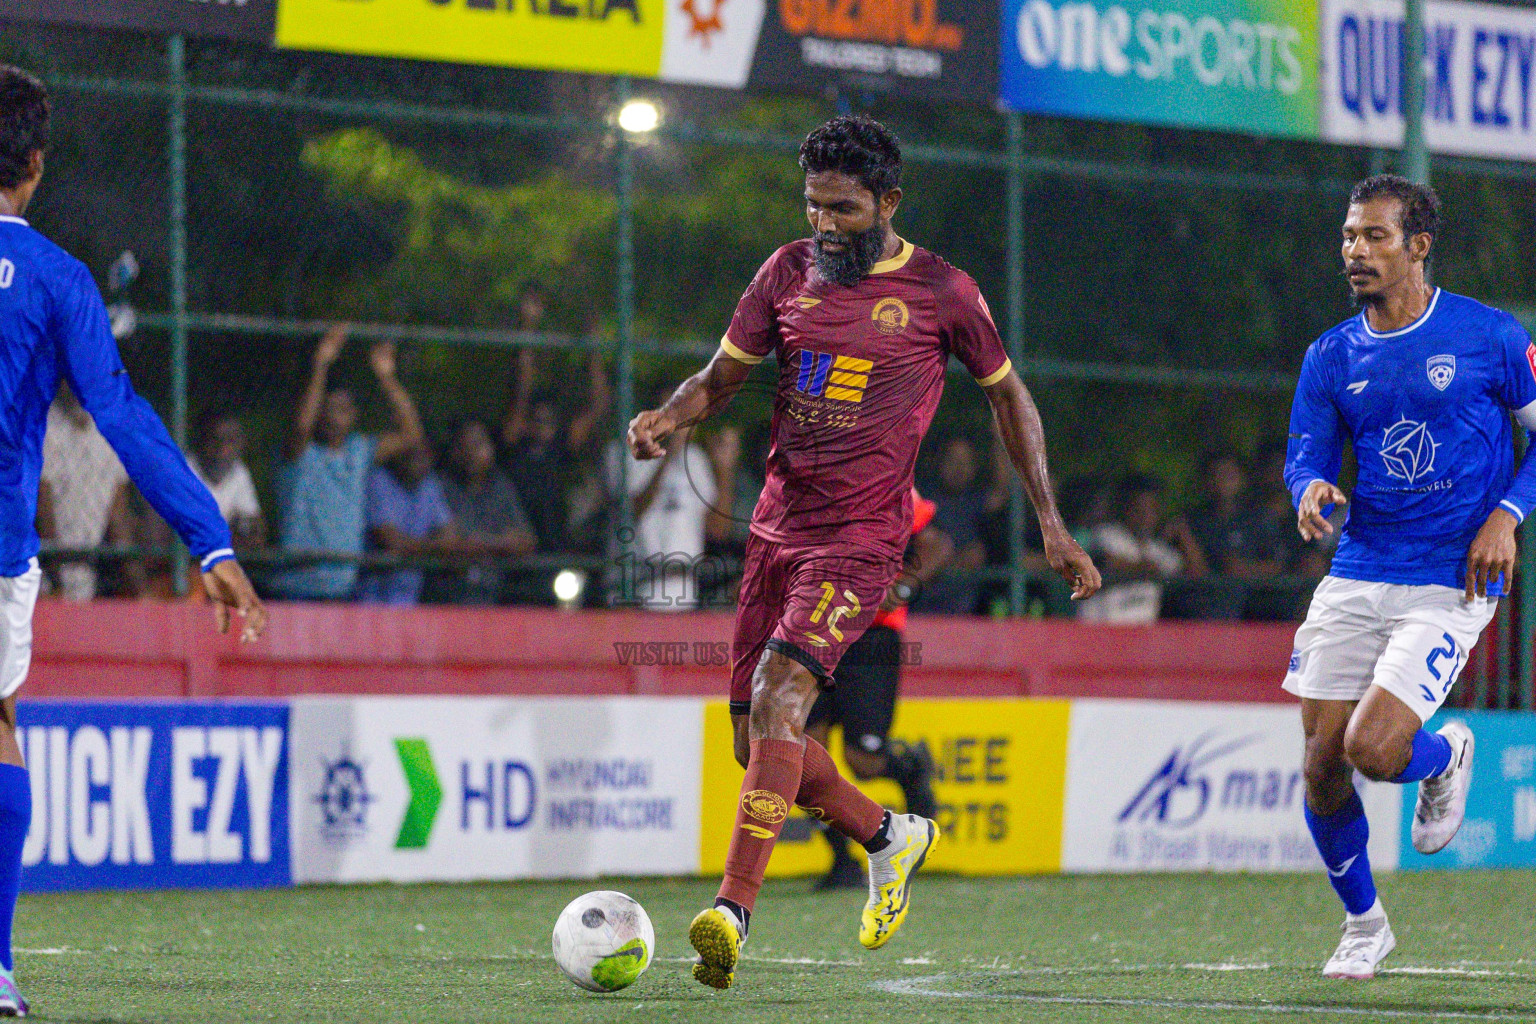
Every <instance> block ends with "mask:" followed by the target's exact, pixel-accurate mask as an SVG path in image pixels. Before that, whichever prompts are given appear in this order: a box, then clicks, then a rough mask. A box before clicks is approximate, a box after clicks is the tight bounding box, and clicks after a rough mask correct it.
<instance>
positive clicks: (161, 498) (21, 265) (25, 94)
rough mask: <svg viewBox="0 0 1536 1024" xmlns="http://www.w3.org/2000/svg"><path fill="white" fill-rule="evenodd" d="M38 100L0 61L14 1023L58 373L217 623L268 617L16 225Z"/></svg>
mask: <svg viewBox="0 0 1536 1024" xmlns="http://www.w3.org/2000/svg"><path fill="white" fill-rule="evenodd" d="M47 136H48V94H47V92H46V91H45V90H44V88H43V86H42V84H41V83H40V82H38V80H37V79H35V78H33V77H32V76H31V75H29V74H27V73H26V72H23V71H20V70H18V69H16V68H12V67H6V66H4V65H0V698H3V699H0V1016H8V1017H24V1016H26V1013H27V1003H26V1000H24V999H23V998H22V997H21V993H20V992H19V991H18V990H17V988H16V982H15V980H14V979H13V977H12V971H13V970H14V967H15V964H14V962H13V960H12V956H11V919H12V917H13V915H14V913H15V909H16V892H17V888H18V886H19V884H20V879H21V849H22V845H23V844H24V843H25V841H26V838H27V828H28V826H29V824H30V822H31V817H32V787H31V784H30V782H29V780H28V777H27V769H26V766H25V763H24V762H23V760H22V757H21V749H20V747H19V746H18V744H17V742H16V691H17V690H18V689H20V687H21V685H22V683H24V682H25V681H26V678H27V671H28V669H29V667H30V665H31V659H32V610H33V607H34V605H35V604H36V602H37V591H38V584H39V582H40V580H41V578H42V570H41V569H40V568H39V567H38V563H37V552H38V546H39V545H38V536H37V530H36V527H35V524H34V520H35V519H36V518H37V494H38V477H39V475H40V474H41V472H42V465H43V432H44V430H45V428H46V426H47V418H48V406H49V404H50V403H51V402H52V401H53V398H54V395H55V394H56V393H57V392H58V389H59V382H60V379H61V378H62V379H64V380H66V381H67V382H68V383H69V387H70V389H71V390H73V391H74V393H75V395H76V396H77V397H78V398H79V399H80V404H81V405H83V406H85V409H86V411H87V412H89V413H90V414H91V416H92V417H94V418H95V420H96V426H97V429H99V430H100V431H101V433H102V436H104V437H105V438H106V439H107V441H108V442H109V443H110V444H111V445H112V447H113V449H114V450H115V451H116V452H117V455H118V458H120V459H121V460H122V463H123V467H124V468H125V469H126V470H127V471H128V475H129V476H130V477H132V478H133V482H134V483H136V484H138V486H139V489H140V490H141V491H143V492H144V496H145V497H146V498H147V499H149V503H150V504H151V505H153V506H154V508H155V511H157V512H159V513H160V515H161V516H162V517H164V518H165V520H166V522H168V523H170V524H171V526H172V527H174V528H175V530H176V532H177V533H178V534H180V536H181V538H182V540H184V541H185V542H186V544H187V547H188V548H190V549H191V551H192V555H193V557H195V558H197V559H198V564H199V568H201V569H202V573H203V586H204V588H205V590H206V591H207V593H208V596H209V599H210V600H211V601H212V602H213V609H214V619H215V623H216V624H217V626H218V628H219V631H220V632H224V631H225V630H227V629H228V628H229V621H230V612H231V611H233V612H235V613H236V614H238V615H240V616H241V617H242V618H243V619H244V626H243V628H242V630H241V637H242V639H244V640H246V641H254V640H255V639H256V638H257V637H258V636H260V635H261V632H262V630H263V629H264V628H265V626H266V611H265V610H264V609H263V608H262V605H261V601H260V600H259V599H258V598H257V597H256V592H255V591H254V590H252V589H251V584H250V581H249V580H247V579H246V576H245V572H244V571H243V570H242V569H241V568H240V564H239V563H238V562H236V561H235V554H234V551H233V549H232V547H231V544H230V535H229V527H228V526H227V525H226V524H225V522H224V519H223V517H222V516H221V515H219V508H218V505H216V504H215V503H214V500H213V496H212V495H211V494H209V493H208V488H206V487H204V486H203V484H202V482H201V481H199V480H198V479H197V477H196V476H195V475H194V474H193V472H192V469H191V467H190V466H189V465H188V464H187V460H186V458H185V457H184V456H183V455H182V453H181V450H180V449H179V448H177V447H176V444H175V442H174V441H172V440H171V437H170V434H168V433H167V432H166V429H165V425H164V424H163V423H161V422H160V418H159V417H158V416H156V415H155V411H154V410H153V409H152V408H150V405H149V403H148V402H146V401H144V399H142V398H140V397H139V396H138V395H137V394H135V393H134V390H133V385H132V384H130V383H129V382H128V371H127V370H125V369H124V368H123V363H122V359H121V358H119V356H118V352H117V342H116V340H114V339H113V337H112V327H111V323H110V321H109V320H108V317H107V310H106V306H105V304H104V303H103V302H102V299H101V293H100V292H99V291H98V290H97V288H96V283H95V281H93V280H92V279H91V274H90V271H88V270H87V269H86V268H85V265H84V264H82V263H81V262H80V261H79V260H76V259H74V258H72V257H71V256H69V255H68V254H67V253H65V252H64V250H62V249H60V248H59V247H58V246H56V245H54V244H53V243H52V242H50V241H48V240H47V239H46V238H44V237H43V236H42V235H40V234H38V233H37V232H36V231H35V230H33V229H32V227H31V226H30V225H28V223H27V222H26V221H25V220H24V219H22V214H23V213H25V212H26V208H27V205H28V203H30V202H31V200H32V196H33V194H34V193H35V192H36V191H37V187H38V184H39V183H40V182H41V181H42V177H43V152H44V150H45V148H46V146H47Z"/></svg>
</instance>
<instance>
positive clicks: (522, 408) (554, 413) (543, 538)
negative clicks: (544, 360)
mask: <svg viewBox="0 0 1536 1024" xmlns="http://www.w3.org/2000/svg"><path fill="white" fill-rule="evenodd" d="M525 329H526V328H525ZM517 365H518V369H517V381H516V383H515V384H514V386H513V392H512V402H511V404H510V405H509V406H508V407H507V414H506V417H505V418H504V419H503V421H502V427H501V439H502V443H503V444H504V445H505V446H506V450H507V457H506V463H507V473H508V475H509V476H510V477H511V478H512V484H513V486H515V487H516V488H517V490H518V493H519V494H524V495H534V494H537V495H539V500H538V501H536V502H531V503H530V504H529V505H528V507H527V509H526V511H527V513H528V517H529V519H530V520H531V521H532V523H533V530H534V533H535V534H536V535H537V536H538V539H539V550H541V551H565V550H567V549H568V548H569V547H570V538H569V535H568V526H569V522H568V520H569V515H568V510H567V503H566V497H567V489H568V488H569V487H571V485H572V484H574V483H575V482H576V481H575V476H576V475H577V472H578V470H579V457H580V455H581V454H582V452H583V450H584V449H586V448H587V446H588V443H589V441H590V440H591V439H592V437H593V435H594V432H595V431H596V429H597V428H598V426H599V425H600V424H601V423H602V422H603V418H604V417H605V416H607V415H608V407H609V404H610V402H611V401H612V395H611V389H610V388H609V386H608V375H607V373H606V372H605V371H604V369H603V360H602V356H600V355H598V354H597V353H596V352H593V353H592V355H591V357H590V358H589V359H588V361H587V395H586V400H585V401H584V402H582V403H581V406H580V411H579V412H577V414H576V415H575V416H573V417H571V419H570V422H569V423H566V424H564V425H562V423H561V415H560V407H559V405H558V404H557V403H556V401H555V398H554V396H553V395H552V394H550V393H548V392H543V391H539V390H537V388H536V385H537V380H538V365H537V359H536V357H535V354H534V351H533V350H532V349H527V348H525V349H523V350H522V351H521V352H519V353H518V357H517Z"/></svg>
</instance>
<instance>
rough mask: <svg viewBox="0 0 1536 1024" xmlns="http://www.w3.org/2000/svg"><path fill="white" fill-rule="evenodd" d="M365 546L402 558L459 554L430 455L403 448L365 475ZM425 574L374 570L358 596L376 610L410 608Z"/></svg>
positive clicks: (423, 448) (426, 450) (365, 577)
mask: <svg viewBox="0 0 1536 1024" xmlns="http://www.w3.org/2000/svg"><path fill="white" fill-rule="evenodd" d="M367 524H368V544H369V548H370V549H371V550H373V551H377V552H381V553H383V554H389V555H400V556H402V557H406V558H410V557H419V556H424V555H426V556H430V555H442V554H450V553H453V552H456V551H460V550H463V548H462V545H461V544H460V541H459V531H458V527H457V525H456V524H455V523H454V519H453V512H452V511H451V510H449V508H448V502H447V500H446V499H445V498H444V497H443V485H442V481H440V480H439V479H438V478H437V474H436V473H434V472H432V450H431V449H430V448H428V447H427V446H426V445H424V444H422V445H417V446H416V447H414V448H407V449H406V450H405V451H404V452H402V453H401V454H399V455H397V456H395V458H393V459H391V460H390V461H389V462H388V463H386V464H385V465H383V466H380V467H377V468H375V469H374V470H373V472H371V473H370V474H369V475H368V488H367ZM425 579H426V574H425V573H424V572H423V571H422V570H421V569H374V570H370V571H369V572H367V573H364V574H363V580H362V585H361V587H360V588H359V596H360V597H361V598H362V600H364V601H371V602H373V603H376V604H415V603H416V602H417V601H418V600H420V598H421V586H422V583H423V582H424V581H425Z"/></svg>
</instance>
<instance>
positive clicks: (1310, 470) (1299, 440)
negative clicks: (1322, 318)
mask: <svg viewBox="0 0 1536 1024" xmlns="http://www.w3.org/2000/svg"><path fill="white" fill-rule="evenodd" d="M1343 462H1344V421H1343V419H1341V418H1340V416H1339V407H1338V406H1337V405H1335V404H1334V401H1333V394H1332V389H1331V388H1330V387H1329V385H1328V379H1327V370H1326V368H1325V367H1324V366H1323V359H1322V356H1321V355H1319V354H1318V347H1317V346H1316V345H1313V346H1312V347H1311V348H1309V349H1307V354H1306V356H1305V357H1304V358H1303V359H1302V361H1301V379H1299V380H1298V381H1297V382H1296V398H1295V399H1294V400H1293V401H1292V402H1291V436H1290V442H1289V443H1288V444H1287V445H1286V457H1285V485H1286V486H1287V487H1289V488H1290V490H1291V503H1292V504H1293V505H1300V504H1301V496H1302V495H1303V494H1305V493H1306V491H1307V487H1308V486H1309V485H1310V484H1311V483H1312V482H1313V481H1314V480H1326V481H1328V482H1329V483H1331V484H1336V483H1338V482H1339V467H1340V466H1342V465H1343ZM1323 514H1324V515H1327V514H1328V513H1327V511H1326V510H1325V511H1324V512H1323Z"/></svg>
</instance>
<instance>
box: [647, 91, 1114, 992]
mask: <svg viewBox="0 0 1536 1024" xmlns="http://www.w3.org/2000/svg"><path fill="white" fill-rule="evenodd" d="M800 167H801V168H802V169H803V170H804V171H805V174H806V177H805V209H806V217H807V219H809V221H810V224H811V229H812V232H813V234H812V236H811V237H810V238H808V239H801V240H800V241H796V242H791V243H790V244H789V245H786V246H784V247H783V248H782V249H780V250H779V251H778V252H776V253H774V254H773V255H772V256H771V257H769V259H768V262H767V263H764V264H763V266H762V269H760V270H759V271H758V272H757V276H756V277H755V278H754V279H753V281H752V284H751V285H750V286H749V287H748V288H747V291H746V293H745V294H744V295H743V296H742V297H741V302H740V304H739V305H738V306H737V307H736V315H735V317H733V318H732V320H731V326H730V329H729V331H727V333H726V335H725V336H724V337H723V338H721V339H720V349H719V351H718V352H716V353H715V355H714V358H712V359H711V360H710V361H709V365H708V366H706V367H704V369H702V370H700V371H699V372H698V373H696V374H694V375H693V376H692V377H690V378H688V379H687V380H686V381H684V382H683V383H682V384H681V385H680V386H679V387H678V389H677V391H676V392H675V393H674V394H673V395H672V397H671V398H670V399H668V400H667V402H666V403H665V404H664V405H663V406H662V407H661V408H659V409H652V410H647V411H645V412H642V413H640V414H639V415H638V416H636V417H635V418H634V420H633V421H631V423H630V425H629V446H630V449H631V450H632V451H633V452H634V454H635V456H636V457H637V458H641V459H654V458H660V457H661V456H662V455H664V454H665V449H664V448H663V446H662V444H661V442H662V440H663V439H664V438H665V437H666V436H667V435H668V434H671V433H672V432H673V431H676V430H679V429H681V428H684V427H688V426H692V425H693V424H696V423H698V422H700V421H701V420H703V419H704V418H705V417H707V416H709V415H710V414H711V413H713V412H716V411H718V410H719V409H720V408H721V407H722V406H724V405H725V404H726V403H727V402H729V401H730V399H731V398H732V396H734V395H735V394H736V392H737V391H738V390H739V389H740V388H741V385H742V383H743V381H745V380H746V378H747V375H748V374H749V373H751V371H752V367H753V366H755V365H757V364H758V363H760V362H762V361H763V359H764V358H766V357H767V356H768V355H770V354H772V355H775V356H776V357H777V360H778V378H779V379H778V393H777V396H776V398H775V401H774V411H773V437H772V446H771V447H770V449H769V452H768V471H767V483H766V484H765V486H764V488H763V494H762V497H761V498H760V499H759V501H758V503H757V509H756V510H755V511H754V512H753V514H752V533H751V537H750V539H749V540H748V542H747V553H746V565H745V571H744V575H743V578H742V582H741V595H740V598H739V601H738V606H737V612H736V644H735V650H734V657H735V664H734V667H733V670H732V675H731V717H732V723H733V725H734V727H735V748H736V760H737V761H739V762H740V763H741V764H742V765H743V766H744V767H745V768H746V770H747V771H746V778H745V779H744V780H743V782H742V787H741V802H740V804H739V806H738V808H737V813H736V823H735V825H734V826H733V829H732V832H731V844H730V852H729V853H728V854H727V856H726V863H725V879H724V882H723V883H722V885H721V888H720V896H719V898H718V899H716V900H715V905H714V906H713V907H711V908H709V909H707V910H705V911H703V912H701V913H700V914H699V915H698V916H697V917H696V918H694V920H693V924H692V926H691V927H690V929H689V940H690V941H691V942H692V943H693V947H694V949H695V950H697V951H698V953H699V962H698V963H697V964H696V965H695V966H694V968H693V974H694V977H695V978H697V979H698V980H699V981H700V982H702V983H704V984H706V985H711V986H713V987H715V988H728V987H730V985H731V982H732V981H733V979H734V977H735V968H736V961H737V957H738V954H739V951H740V948H741V944H742V942H743V941H744V940H745V939H746V935H747V928H748V924H749V922H750V918H751V912H752V907H753V904H754V903H755V901H756V898H757V893H758V890H759V889H760V888H761V887H762V881H763V871H764V869H765V868H766V867H767V865H768V857H769V855H770V854H771V853H772V852H773V845H774V842H775V841H776V840H777V839H778V836H779V831H780V830H781V829H782V827H783V823H784V820H785V819H786V818H787V817H788V816H789V807H790V804H791V803H794V804H798V805H799V806H800V807H802V808H804V809H805V810H806V811H807V812H808V813H810V814H811V815H813V816H815V817H817V818H820V819H822V820H824V821H826V822H828V823H829V824H831V825H832V826H833V827H834V828H836V829H838V831H840V832H842V833H843V834H844V835H846V836H848V837H849V838H850V839H852V840H854V841H855V842H858V843H861V844H863V846H864V848H865V849H866V850H868V851H869V901H868V903H866V905H865V907H864V913H863V915H862V919H861V922H860V928H859V941H860V942H861V943H863V944H864V946H865V947H866V948H869V949H877V948H879V947H880V946H883V945H885V943H886V942H888V941H889V940H890V938H891V936H893V935H894V934H895V933H896V931H897V930H898V929H899V928H900V927H901V924H902V922H903V920H905V918H906V913H907V907H908V897H909V889H910V886H911V880H912V876H913V874H914V873H915V872H916V871H917V869H918V868H919V867H921V866H922V863H923V860H924V858H925V857H926V856H927V854H928V851H929V850H930V849H931V848H932V847H933V844H934V843H935V842H937V840H938V828H937V826H936V825H935V824H934V823H933V822H932V821H929V820H927V819H925V818H920V817H918V816H916V815H910V814H903V815H892V814H891V813H890V812H888V811H886V810H884V809H883V808H881V807H880V806H879V805H878V804H876V803H874V802H873V801H872V800H870V799H869V798H868V797H866V796H864V794H862V793H860V792H859V791H858V789H856V788H855V787H854V785H853V784H852V783H851V782H849V781H848V780H846V779H844V778H843V777H842V776H841V775H839V774H838V771H837V768H836V766H835V765H834V764H833V762H832V759H831V758H830V757H829V756H828V755H827V752H826V750H825V749H823V748H822V746H821V745H820V744H818V743H816V742H815V741H814V740H811V739H808V738H807V737H806V736H805V734H804V727H805V720H806V716H807V715H808V714H809V713H810V709H811V706H812V704H814V703H815V699H816V694H817V691H818V689H819V688H822V687H830V686H831V685H832V672H833V670H834V669H835V668H836V667H837V662H838V659H839V658H840V657H841V656H842V653H843V651H844V650H846V649H847V647H848V646H849V645H850V644H852V643H853V642H854V641H855V640H856V639H858V637H859V635H860V634H861V633H863V632H864V630H865V629H866V628H867V627H868V625H869V623H870V620H871V619H872V618H873V617H874V615H875V612H876V611H877V610H878V609H879V607H880V602H881V600H882V599H883V598H884V596H885V593H886V588H887V587H888V586H889V585H890V583H891V581H892V579H894V578H895V575H896V572H897V570H898V569H899V568H900V567H901V557H902V552H903V550H904V549H905V547H906V543H907V535H908V532H909V528H910V524H911V522H912V471H913V467H914V466H915V464H916V462H917V449H918V446H919V445H920V444H921V443H922V440H923V434H924V433H925V432H926V431H927V430H928V424H929V422H930V421H931V420H932V419H933V412H934V409H935V408H936V407H937V406H938V404H939V396H940V395H941V394H942V393H943V390H944V369H945V365H946V364H947V362H948V360H949V357H950V356H951V355H953V356H955V357H957V358H958V359H959V360H960V362H961V363H963V364H964V365H965V368H966V369H967V370H969V371H970V372H971V375H972V376H974V377H975V378H976V380H977V383H979V384H980V385H981V386H982V388H983V389H984V390H985V391H986V393H987V398H988V399H989V400H990V401H991V403H992V409H993V413H994V415H995V417H996V420H997V425H998V429H999V431H1000V432H1001V434H1002V438H1003V442H1004V444H1005V445H1006V446H1007V449H1008V454H1009V456H1010V457H1011V458H1012V460H1013V464H1014V467H1015V468H1016V469H1017V470H1018V471H1019V473H1020V475H1021V476H1022V477H1023V479H1024V486H1025V489H1026V490H1027V492H1028V493H1029V497H1030V500H1031V501H1032V502H1033V503H1034V506H1035V510H1036V513H1037V514H1038V516H1039V518H1040V528H1041V533H1042V534H1043V536H1044V538H1045V554H1046V558H1047V559H1048V560H1049V562H1050V564H1051V566H1052V568H1054V569H1055V570H1056V571H1057V572H1058V573H1060V574H1061V575H1062V576H1063V577H1065V578H1066V579H1067V580H1068V581H1069V582H1070V583H1071V584H1072V587H1073V597H1074V598H1078V599H1081V598H1085V597H1088V596H1089V595H1090V594H1092V593H1094V591H1096V590H1098V589H1099V584H1100V579H1099V573H1098V571H1097V570H1096V569H1095V568H1094V566H1093V562H1092V561H1091V560H1090V559H1089V558H1088V556H1087V555H1086V554H1085V553H1084V552H1083V550H1082V548H1080V547H1078V545H1077V543H1076V542H1075V541H1073V540H1072V537H1071V535H1070V534H1068V532H1067V528H1066V526H1065V525H1064V524H1063V522H1062V520H1061V515H1060V513H1059V512H1058V511H1057V509H1056V499H1055V496H1054V495H1053V494H1052V493H1051V489H1050V478H1049V474H1048V472H1047V469H1046V458H1045V435H1044V430H1043V428H1042V427H1041V424H1040V416H1039V413H1038V412H1037V411H1036V409H1035V404H1034V401H1033V400H1032V399H1031V398H1030V395H1029V392H1028V391H1027V390H1026V389H1025V387H1024V384H1023V382H1022V381H1020V380H1019V377H1018V374H1016V373H1014V372H1013V367H1012V364H1011V363H1010V362H1009V360H1008V356H1007V353H1006V352H1005V351H1004V350H1003V343H1002V339H1001V338H999V337H998V333H997V328H996V327H995V326H994V325H993V323H992V316H991V314H990V312H989V311H988V309H987V304H986V302H985V301H984V300H983V299H982V297H981V293H980V291H979V290H978V289H977V287H976V282H974V281H972V280H971V278H970V277H969V276H967V275H966V274H964V273H962V272H961V271H959V270H956V269H955V268H954V267H951V266H950V265H949V264H947V263H945V262H944V261H943V260H941V259H939V258H938V257H937V256H935V255H933V254H932V253H930V252H926V251H925V250H922V249H919V248H917V247H916V246H914V245H913V244H912V243H911V242H908V241H905V240H903V239H902V238H900V237H898V236H897V234H896V232H895V229H894V228H893V227H892V225H891V218H892V217H893V216H894V215H895V213H896V208H897V206H898V204H899V203H900V202H901V187H900V185H901V151H900V149H899V148H898V146H897V143H896V139H895V137H894V136H893V135H892V134H891V133H890V132H889V131H887V130H886V128H885V127H884V126H883V125H881V124H879V123H878V122H876V121H872V120H870V119H868V118H865V117H856V116H843V117H837V118H834V119H832V120H831V121H829V122H827V123H826V124H824V125H822V126H821V127H819V128H817V129H816V130H815V131H813V132H811V134H810V135H808V136H807V137H806V140H805V143H804V144H803V145H802V146H801V147H800Z"/></svg>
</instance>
